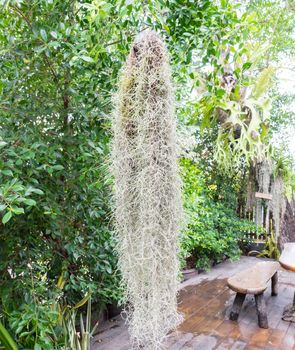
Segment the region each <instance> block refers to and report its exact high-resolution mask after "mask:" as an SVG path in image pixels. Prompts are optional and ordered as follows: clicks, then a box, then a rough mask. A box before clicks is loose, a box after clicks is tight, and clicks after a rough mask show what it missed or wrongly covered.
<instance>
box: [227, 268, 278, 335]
mask: <svg viewBox="0 0 295 350" xmlns="http://www.w3.org/2000/svg"><path fill="white" fill-rule="evenodd" d="M279 268H280V264H279V263H278V262H276V261H263V262H259V263H257V264H256V265H254V266H253V267H251V268H249V269H246V270H244V271H242V272H239V273H237V274H236V275H235V276H233V277H230V278H229V279H228V280H227V285H228V286H229V288H230V289H232V290H233V291H235V292H236V293H237V294H236V297H235V300H234V304H233V306H232V310H231V313H230V316H229V318H230V320H232V321H236V320H237V319H238V317H239V313H240V311H241V308H242V306H243V302H244V300H245V297H246V295H247V294H253V295H254V296H255V303H256V309H257V315H258V324H259V327H261V328H268V321H267V314H266V306H265V301H264V298H263V293H264V291H265V290H266V288H267V283H268V281H269V280H270V279H271V287H272V293H271V295H277V294H278V270H279Z"/></svg>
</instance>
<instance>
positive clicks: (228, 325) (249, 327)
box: [93, 257, 295, 350]
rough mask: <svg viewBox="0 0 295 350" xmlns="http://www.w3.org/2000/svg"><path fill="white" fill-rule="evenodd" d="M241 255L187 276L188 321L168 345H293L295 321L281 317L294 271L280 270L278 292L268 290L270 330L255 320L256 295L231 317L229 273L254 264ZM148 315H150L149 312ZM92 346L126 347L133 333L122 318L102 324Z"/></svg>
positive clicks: (247, 348)
mask: <svg viewBox="0 0 295 350" xmlns="http://www.w3.org/2000/svg"><path fill="white" fill-rule="evenodd" d="M256 262H257V259H255V258H246V257H243V258H242V259H241V260H240V261H238V262H235V263H230V262H225V263H223V264H220V265H218V266H216V267H215V268H213V270H212V271H211V272H210V273H207V274H201V275H198V276H196V277H195V278H193V279H192V280H189V281H186V282H185V283H184V284H183V288H182V289H181V291H180V294H179V310H180V311H181V312H182V313H183V315H184V318H185V319H184V322H183V323H182V324H181V325H180V327H179V329H178V331H177V332H173V333H171V334H170V335H169V336H168V339H167V341H166V343H165V344H164V346H163V349H165V350H178V349H183V350H188V349H196V350H213V349H216V350H242V349H243V350H256V349H264V350H295V323H289V322H285V321H282V320H281V316H282V312H283V309H284V306H285V305H286V304H288V303H290V302H291V301H292V298H293V294H294V290H295V274H292V272H287V271H283V270H282V271H280V272H279V295H278V296H276V297H272V296H271V294H270V287H269V288H268V289H267V291H266V292H265V299H266V305H267V314H268V321H269V328H268V329H261V328H259V327H258V325H257V315H256V309H255V301H254V297H253V296H251V295H248V296H247V297H246V300H245V303H244V306H243V309H242V311H241V313H240V317H239V320H238V322H234V321H230V320H229V312H230V308H231V306H232V303H233V299H234V293H233V292H232V291H231V290H230V289H229V288H228V287H227V286H226V280H227V277H229V276H231V275H233V274H234V273H236V272H238V271H240V270H242V269H244V268H246V267H249V266H251V265H252V264H254V263H256ZM147 316H148V315H147ZM93 349H94V350H128V349H130V345H129V337H128V333H127V330H126V327H125V326H124V323H123V322H122V320H120V318H117V319H115V320H113V321H112V322H107V323H105V324H104V325H102V326H101V329H100V333H99V334H97V336H96V337H95V339H94V343H93Z"/></svg>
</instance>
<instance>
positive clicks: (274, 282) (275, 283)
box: [271, 272, 295, 301]
mask: <svg viewBox="0 0 295 350" xmlns="http://www.w3.org/2000/svg"><path fill="white" fill-rule="evenodd" d="M278 292H279V274H278V272H276V273H275V274H274V275H273V276H272V278H271V295H273V296H276V295H278ZM294 298H295V295H294ZM294 301H295V299H294Z"/></svg>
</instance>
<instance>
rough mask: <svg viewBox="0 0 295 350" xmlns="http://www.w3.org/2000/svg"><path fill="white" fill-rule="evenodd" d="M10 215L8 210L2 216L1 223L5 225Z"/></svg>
mask: <svg viewBox="0 0 295 350" xmlns="http://www.w3.org/2000/svg"><path fill="white" fill-rule="evenodd" d="M11 217H12V212H11V211H8V212H7V213H6V214H5V215H4V216H3V218H2V223H3V224H4V225H5V224H6V223H7V222H8V221H9V220H10V219H11Z"/></svg>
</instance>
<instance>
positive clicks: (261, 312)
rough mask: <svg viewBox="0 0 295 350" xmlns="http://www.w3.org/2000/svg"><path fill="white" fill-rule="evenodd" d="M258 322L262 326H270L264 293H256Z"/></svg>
mask: <svg viewBox="0 0 295 350" xmlns="http://www.w3.org/2000/svg"><path fill="white" fill-rule="evenodd" d="M255 302H256V309H257V315H258V324H259V327H260V328H268V321H267V314H266V305H265V300H264V297H263V293H262V294H256V295H255Z"/></svg>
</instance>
